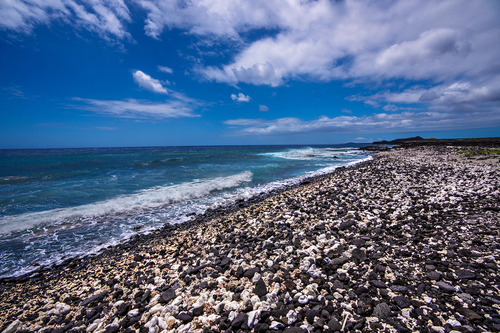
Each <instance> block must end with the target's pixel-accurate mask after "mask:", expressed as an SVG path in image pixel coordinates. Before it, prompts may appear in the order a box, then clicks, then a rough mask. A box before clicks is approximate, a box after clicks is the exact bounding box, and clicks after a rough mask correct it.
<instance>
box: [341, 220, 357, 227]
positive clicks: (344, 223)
mask: <svg viewBox="0 0 500 333" xmlns="http://www.w3.org/2000/svg"><path fill="white" fill-rule="evenodd" d="M355 224H356V221H355V220H354V219H350V220H348V221H345V222H342V223H340V225H339V229H340V230H345V229H348V228H350V227H352V226H353V225H355Z"/></svg>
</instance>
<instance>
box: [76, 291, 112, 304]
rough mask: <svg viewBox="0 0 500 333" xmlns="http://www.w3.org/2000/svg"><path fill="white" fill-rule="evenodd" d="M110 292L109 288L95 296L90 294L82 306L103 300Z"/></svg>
mask: <svg viewBox="0 0 500 333" xmlns="http://www.w3.org/2000/svg"><path fill="white" fill-rule="evenodd" d="M107 294H108V291H107V290H104V291H102V292H100V293H98V294H96V295H93V296H90V297H88V298H86V299H85V300H84V301H83V302H82V304H81V305H82V306H86V305H89V304H91V303H94V302H99V301H101V300H102V299H103V298H104V297H106V295H107Z"/></svg>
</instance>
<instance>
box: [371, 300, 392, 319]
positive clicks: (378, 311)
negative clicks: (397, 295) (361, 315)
mask: <svg viewBox="0 0 500 333" xmlns="http://www.w3.org/2000/svg"><path fill="white" fill-rule="evenodd" d="M390 314H391V307H390V306H389V305H387V304H385V303H380V304H377V306H376V307H375V309H373V315H374V316H375V317H378V318H380V319H385V318H387V317H389V315H390Z"/></svg>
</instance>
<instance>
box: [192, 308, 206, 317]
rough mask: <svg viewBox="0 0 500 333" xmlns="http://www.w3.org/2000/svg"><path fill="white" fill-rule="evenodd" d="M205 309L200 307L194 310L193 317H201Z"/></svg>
mask: <svg viewBox="0 0 500 333" xmlns="http://www.w3.org/2000/svg"><path fill="white" fill-rule="evenodd" d="M203 308H204V306H203V305H202V306H199V307H197V308H193V310H192V312H193V316H196V317H198V316H201V315H202V314H203Z"/></svg>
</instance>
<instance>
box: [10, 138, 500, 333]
mask: <svg viewBox="0 0 500 333" xmlns="http://www.w3.org/2000/svg"><path fill="white" fill-rule="evenodd" d="M469 148H470V147H467V150H469ZM457 149H458V148H456V147H455V148H446V147H437V148H436V147H434V148H404V149H396V150H391V151H389V152H382V153H379V154H378V155H377V157H376V158H373V159H372V160H370V161H368V162H362V163H359V164H358V165H355V166H353V167H347V168H346V167H341V168H338V169H336V170H335V171H334V172H333V173H331V174H327V175H321V176H317V177H313V179H312V180H310V179H307V180H305V182H303V183H301V184H298V185H293V186H291V188H286V189H283V190H282V191H279V193H273V192H270V193H269V194H266V196H265V197H262V198H261V197H258V198H256V199H254V200H255V201H253V200H249V202H240V203H239V204H240V205H242V207H237V206H238V204H236V205H235V207H232V208H230V209H222V211H216V212H212V211H208V212H206V214H203V215H201V216H198V217H195V218H194V219H193V220H192V221H190V222H186V223H184V224H179V225H175V226H173V227H172V226H166V227H164V228H162V229H160V230H157V231H153V232H152V233H150V234H144V235H138V236H135V237H134V238H133V239H132V240H130V241H128V242H126V243H124V244H121V245H118V246H116V247H114V248H111V249H106V250H104V251H103V252H102V253H101V254H98V255H93V256H92V255H91V256H89V257H85V258H81V259H77V260H73V261H72V262H69V263H67V265H63V266H60V267H57V268H56V269H51V270H47V271H42V272H39V274H37V275H36V276H34V277H25V278H23V279H19V280H17V281H16V280H11V281H7V280H0V329H2V330H3V329H6V328H9V327H10V328H12V331H15V329H20V328H26V329H28V330H36V328H39V329H40V330H41V329H42V328H44V327H52V328H56V329H57V328H61V329H63V328H64V329H66V330H67V331H71V330H73V331H74V332H78V331H82V330H83V329H84V328H85V329H90V330H89V331H96V332H97V331H103V332H104V331H107V332H113V331H118V330H121V331H126V330H127V329H128V330H129V331H133V330H136V329H137V330H139V329H140V328H141V327H145V328H146V329H147V330H149V331H151V330H152V331H154V332H156V331H158V332H159V331H162V330H164V329H165V330H172V331H175V330H176V331H179V332H182V331H184V332H188V331H200V332H202V331H204V330H205V331H207V330H208V331H214V330H215V331H225V330H227V329H231V330H233V331H236V330H248V331H251V330H253V331H256V332H257V331H266V330H269V329H274V330H276V331H288V332H301V331H304V332H305V331H307V330H310V331H312V330H317V331H328V330H330V331H332V332H334V331H338V330H342V329H343V330H346V331H362V330H375V331H376V330H384V329H387V330H389V331H412V330H415V329H420V328H422V329H429V330H431V329H432V330H434V331H443V332H449V331H451V330H452V328H453V329H455V330H458V331H471V330H470V329H472V331H471V332H474V331H476V330H481V329H489V330H499V329H500V326H498V325H500V315H498V308H499V305H498V304H499V302H500V301H499V300H498V294H499V290H498V288H499V287H498V286H499V285H500V283H499V282H500V281H499V278H498V264H499V263H500V261H499V250H500V246H499V244H498V241H497V239H498V238H499V236H500V233H499V225H498V224H499V223H498V222H499V220H498V210H497V209H498V188H499V185H498V178H499V177H498V176H499V170H498V165H499V164H498V157H497V156H495V157H494V160H493V161H492V163H490V162H491V161H489V160H484V159H482V158H483V157H482V156H480V157H477V158H476V157H474V156H461V155H458V154H455V153H456V150H457ZM425 180H427V181H428V182H425ZM495 186H496V188H495ZM474 190H478V193H476V192H474ZM479 190H480V191H479ZM495 200H496V201H495ZM417 208H419V209H417ZM485 227H488V229H487V230H483V229H484V228H485ZM464 233H465V235H464ZM452 241H453V242H452ZM495 274H496V276H495ZM15 318H20V319H15ZM37 325H38V326H37ZM432 327H434V328H432Z"/></svg>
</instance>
